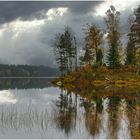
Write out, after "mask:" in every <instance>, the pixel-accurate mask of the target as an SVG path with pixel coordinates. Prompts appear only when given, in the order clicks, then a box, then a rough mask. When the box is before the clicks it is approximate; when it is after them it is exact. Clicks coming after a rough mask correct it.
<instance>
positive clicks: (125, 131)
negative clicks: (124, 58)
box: [0, 82, 140, 139]
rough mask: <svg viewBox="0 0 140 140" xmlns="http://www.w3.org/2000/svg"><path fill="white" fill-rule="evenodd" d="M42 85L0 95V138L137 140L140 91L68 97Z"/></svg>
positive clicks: (92, 92)
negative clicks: (117, 139)
mask: <svg viewBox="0 0 140 140" xmlns="http://www.w3.org/2000/svg"><path fill="white" fill-rule="evenodd" d="M42 83H43V82H41V84H40V85H41V86H40V88H32V86H31V87H30V88H29V87H28V88H27V89H26V88H24V89H7V90H1V91H0V138H95V139H98V138H99V139H103V138H105V139H107V138H111V139H114V138H122V139H124V138H139V135H140V92H139V91H137V90H132V91H131V92H130V90H129V91H128V92H127V90H126V89H117V90H116V91H112V89H108V88H107V89H104V90H103V88H97V89H96V88H93V89H92V88H91V89H90V92H88V91H87V93H84V92H80V91H78V92H75V93H71V92H68V91H67V90H64V89H59V88H56V87H48V85H46V88H42ZM44 86H45V85H44ZM38 87H39V82H38ZM3 88H4V87H3ZM122 91H124V93H123V92H122ZM76 93H77V94H76ZM103 93H104V94H103Z"/></svg>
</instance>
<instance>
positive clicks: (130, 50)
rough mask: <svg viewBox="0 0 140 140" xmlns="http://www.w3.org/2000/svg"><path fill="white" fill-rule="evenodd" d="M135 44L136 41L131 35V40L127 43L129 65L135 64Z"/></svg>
mask: <svg viewBox="0 0 140 140" xmlns="http://www.w3.org/2000/svg"><path fill="white" fill-rule="evenodd" d="M135 61H136V60H135V45H134V42H133V40H132V38H131V36H130V37H129V42H128V44H127V47H126V62H125V64H126V65H129V64H134V65H135Z"/></svg>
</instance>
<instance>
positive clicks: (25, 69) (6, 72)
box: [0, 64, 59, 77]
mask: <svg viewBox="0 0 140 140" xmlns="http://www.w3.org/2000/svg"><path fill="white" fill-rule="evenodd" d="M58 75H59V70H58V69H56V68H50V67H47V66H29V65H3V64H0V77H48V76H58Z"/></svg>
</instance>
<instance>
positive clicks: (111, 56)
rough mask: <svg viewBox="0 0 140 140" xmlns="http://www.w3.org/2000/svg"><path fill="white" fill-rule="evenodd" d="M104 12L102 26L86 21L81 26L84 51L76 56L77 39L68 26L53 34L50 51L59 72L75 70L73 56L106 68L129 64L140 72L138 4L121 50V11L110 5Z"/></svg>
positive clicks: (75, 60)
mask: <svg viewBox="0 0 140 140" xmlns="http://www.w3.org/2000/svg"><path fill="white" fill-rule="evenodd" d="M105 14H106V16H105V18H104V23H105V24H106V29H102V28H100V27H98V26H97V25H96V24H95V23H92V24H87V26H86V28H85V29H84V33H85V45H84V46H83V52H84V53H83V54H82V55H80V56H78V55H77V54H78V53H77V44H76V42H77V41H76V37H75V35H74V33H73V31H72V29H71V28H70V27H66V28H65V30H64V32H63V33H59V34H58V35H57V36H56V39H55V43H54V52H55V56H56V61H57V63H58V65H59V69H60V71H61V74H62V75H64V74H67V73H69V72H71V71H72V70H74V69H75V70H76V69H77V65H78V64H77V58H79V61H80V65H86V64H90V65H93V66H95V67H99V66H102V65H104V66H107V67H108V68H110V69H117V68H120V67H121V66H122V65H132V66H133V67H135V69H136V73H137V74H140V6H138V8H137V9H135V11H134V15H135V19H133V20H132V21H131V26H130V31H129V33H126V34H127V36H128V37H129V38H128V44H127V45H126V46H125V49H124V47H122V42H121V38H122V37H123V36H124V35H125V34H122V33H121V30H120V14H121V13H120V12H119V11H117V10H116V9H115V7H114V6H110V8H109V9H108V10H107V11H106V13H105ZM105 41H107V43H108V47H107V51H104V48H103V47H102V45H103V44H104V42H105ZM122 50H123V51H122ZM124 56H125V57H124ZM104 58H105V59H104Z"/></svg>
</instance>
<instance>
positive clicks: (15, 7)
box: [0, 1, 101, 23]
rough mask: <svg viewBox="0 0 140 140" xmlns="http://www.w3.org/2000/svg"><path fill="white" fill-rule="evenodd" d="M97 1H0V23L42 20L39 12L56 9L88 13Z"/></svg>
mask: <svg viewBox="0 0 140 140" xmlns="http://www.w3.org/2000/svg"><path fill="white" fill-rule="evenodd" d="M99 3H101V2H99V1H97V2H95V1H88V2H86V1H80V2H78V1H77V2H76V1H75V2H73V1H69V2H67V1H65V2H62V1H59V2H58V1H56V2H55V1H52V2H50V1H46V2H45V1H42V2H39V1H34V2H33V1H28V2H27V1H15V2H13V1H5V2H4V1H0V23H5V22H10V21H12V20H15V19H16V18H21V19H22V20H32V19H34V18H43V14H41V13H40V11H42V12H43V11H44V12H46V11H48V10H49V9H51V8H56V7H68V8H69V10H70V11H71V12H73V13H75V14H83V13H85V14H86V13H88V12H89V11H90V10H91V8H93V7H94V6H97V5H98V4H99Z"/></svg>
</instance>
